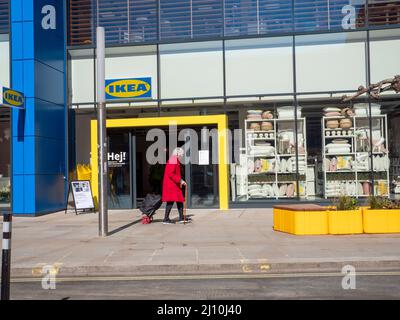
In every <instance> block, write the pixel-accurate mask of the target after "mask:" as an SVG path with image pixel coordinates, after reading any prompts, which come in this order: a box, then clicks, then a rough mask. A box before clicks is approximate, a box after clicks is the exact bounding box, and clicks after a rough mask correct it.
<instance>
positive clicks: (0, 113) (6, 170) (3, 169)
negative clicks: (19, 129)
mask: <svg viewBox="0 0 400 320" xmlns="http://www.w3.org/2000/svg"><path fill="white" fill-rule="evenodd" d="M0 150H1V152H0V209H1V208H5V207H9V206H10V199H11V186H10V177H11V166H10V152H11V130H10V111H9V110H8V109H5V108H0Z"/></svg>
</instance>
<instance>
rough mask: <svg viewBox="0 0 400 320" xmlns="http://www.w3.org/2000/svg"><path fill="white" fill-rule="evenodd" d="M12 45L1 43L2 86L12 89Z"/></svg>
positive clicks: (0, 68)
mask: <svg viewBox="0 0 400 320" xmlns="http://www.w3.org/2000/svg"><path fill="white" fill-rule="evenodd" d="M9 47H10V44H9V42H8V41H4V42H2V41H0V86H4V87H10V50H9Z"/></svg>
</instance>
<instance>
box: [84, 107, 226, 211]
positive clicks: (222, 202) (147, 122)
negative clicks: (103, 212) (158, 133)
mask: <svg viewBox="0 0 400 320" xmlns="http://www.w3.org/2000/svg"><path fill="white" fill-rule="evenodd" d="M170 124H173V125H177V126H183V125H187V126H189V125H217V129H218V161H219V164H218V176H219V208H220V209H228V208H229V189H228V159H229V158H228V134H227V128H228V118H227V116H226V115H224V114H221V115H212V116H189V117H159V118H133V119H129V118H127V119H109V120H107V122H106V127H107V128H137V127H165V126H169V125H170ZM97 151H98V136H97V120H92V121H91V166H92V180H91V183H92V190H93V197H94V201H95V204H96V207H97V203H98V193H99V186H98V152H97Z"/></svg>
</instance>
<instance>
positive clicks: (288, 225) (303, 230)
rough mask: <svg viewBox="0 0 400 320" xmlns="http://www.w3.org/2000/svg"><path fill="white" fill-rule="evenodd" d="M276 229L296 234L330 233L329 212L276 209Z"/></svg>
mask: <svg viewBox="0 0 400 320" xmlns="http://www.w3.org/2000/svg"><path fill="white" fill-rule="evenodd" d="M274 230H277V231H282V232H287V233H291V234H295V235H319V234H328V213H327V211H293V210H283V209H274Z"/></svg>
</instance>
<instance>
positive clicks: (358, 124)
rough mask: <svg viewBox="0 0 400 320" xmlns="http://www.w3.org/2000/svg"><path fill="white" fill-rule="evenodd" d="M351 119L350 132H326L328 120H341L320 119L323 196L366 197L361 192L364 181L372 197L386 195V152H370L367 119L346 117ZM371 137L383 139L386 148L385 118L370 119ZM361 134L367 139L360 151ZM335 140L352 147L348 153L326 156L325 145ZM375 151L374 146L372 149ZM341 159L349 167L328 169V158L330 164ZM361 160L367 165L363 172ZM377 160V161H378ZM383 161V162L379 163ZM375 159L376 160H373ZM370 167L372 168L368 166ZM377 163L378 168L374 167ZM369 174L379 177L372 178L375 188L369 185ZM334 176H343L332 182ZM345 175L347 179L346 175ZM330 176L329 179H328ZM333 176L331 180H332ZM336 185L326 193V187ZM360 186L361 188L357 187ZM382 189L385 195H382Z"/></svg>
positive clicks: (336, 130)
mask: <svg viewBox="0 0 400 320" xmlns="http://www.w3.org/2000/svg"><path fill="white" fill-rule="evenodd" d="M349 118H350V119H351V120H352V123H353V125H352V127H351V128H350V129H340V128H338V129H329V128H326V121H327V120H339V121H340V119H344V117H340V116H338V117H323V118H322V159H323V173H324V197H325V198H326V199H327V198H330V197H337V196H340V195H351V196H355V197H357V198H359V197H368V194H365V193H364V190H362V191H361V189H364V188H363V183H364V182H367V183H369V184H370V188H375V195H380V196H389V193H390V184H389V167H390V161H389V153H388V152H376V150H372V152H371V150H369V146H370V133H371V131H370V128H369V117H368V116H353V117H349ZM371 121H372V131H373V135H374V134H375V135H377V136H380V137H382V138H384V139H385V140H384V143H383V144H384V145H385V147H386V150H387V147H388V143H387V141H388V130H387V116H386V115H373V116H372V117H371ZM362 133H363V135H364V137H366V139H365V141H366V144H365V147H366V148H368V149H363V147H362V145H361V143H360V139H359V136H360V135H361V134H362ZM377 136H375V137H374V136H373V139H377V138H378V137H377ZM335 139H345V140H347V141H348V144H350V145H351V147H350V152H348V153H336V154H335V153H327V150H326V145H327V144H329V143H331V142H332V141H333V140H335ZM373 148H374V147H373ZM341 157H347V158H342V159H345V160H343V161H347V160H348V161H349V162H350V168H347V169H337V170H336V171H332V170H327V168H326V162H327V159H328V160H329V161H331V160H332V159H333V158H336V159H337V161H339V159H340V158H341ZM361 157H363V158H364V159H365V160H366V161H367V162H366V163H367V168H366V169H360V167H361V165H360V161H359V159H361ZM377 157H379V159H378V158H377ZM371 158H374V159H371ZM382 158H383V159H384V160H382ZM374 160H375V161H374ZM364 163H365V162H364ZM371 164H373V166H371ZM377 164H378V165H377ZM371 173H372V174H374V176H375V175H378V174H379V175H380V176H381V177H378V178H376V179H374V181H375V185H374V186H372V183H371V182H372V181H371ZM335 174H336V175H338V174H339V175H340V174H342V175H343V177H341V178H338V179H335ZM345 175H346V176H345ZM330 176H331V177H330ZM332 176H333V177H332ZM331 183H332V184H333V185H334V186H336V188H334V189H335V191H329V190H328V188H327V186H328V185H329V184H331ZM360 184H361V186H360ZM382 190H385V192H382Z"/></svg>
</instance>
